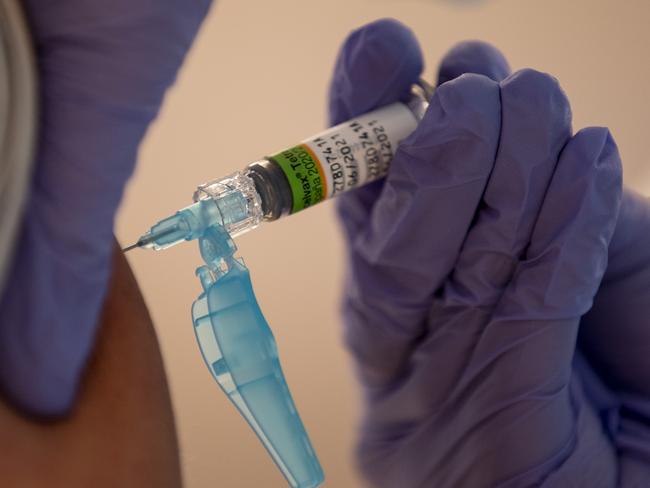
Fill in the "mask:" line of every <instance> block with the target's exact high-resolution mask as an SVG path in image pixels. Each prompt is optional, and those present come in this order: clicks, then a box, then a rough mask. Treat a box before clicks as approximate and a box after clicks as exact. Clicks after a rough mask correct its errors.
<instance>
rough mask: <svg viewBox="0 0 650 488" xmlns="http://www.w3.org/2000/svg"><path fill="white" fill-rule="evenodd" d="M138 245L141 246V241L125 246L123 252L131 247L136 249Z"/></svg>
mask: <svg viewBox="0 0 650 488" xmlns="http://www.w3.org/2000/svg"><path fill="white" fill-rule="evenodd" d="M136 247H140V241H138V242H136V243H135V244H131V245H130V246H128V247H125V248H124V249H122V252H129V251H130V250H131V249H135V248H136Z"/></svg>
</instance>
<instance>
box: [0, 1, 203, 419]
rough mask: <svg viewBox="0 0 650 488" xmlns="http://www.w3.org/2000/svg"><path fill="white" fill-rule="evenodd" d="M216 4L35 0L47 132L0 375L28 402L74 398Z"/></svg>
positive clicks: (9, 303)
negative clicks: (128, 223) (125, 198)
mask: <svg viewBox="0 0 650 488" xmlns="http://www.w3.org/2000/svg"><path fill="white" fill-rule="evenodd" d="M209 5H210V2H209V1H208V0H199V1H195V2H190V3H189V4H188V2H183V1H180V0H165V1H163V2H155V3H152V2H148V1H134V0H119V1H115V2H111V3H110V5H109V4H107V3H103V2H83V1H78V0H74V1H69V2H59V3H56V4H55V3H52V2H46V1H42V0H29V1H27V2H25V7H26V9H27V13H28V17H29V20H30V23H31V28H32V31H33V34H34V38H35V43H36V47H37V50H38V55H39V58H38V61H39V66H38V67H39V75H40V87H41V91H42V96H41V100H42V107H41V119H40V124H41V126H40V134H41V137H40V141H39V142H40V147H39V149H38V154H37V161H36V168H35V174H34V180H33V184H32V188H31V193H30V197H29V200H28V202H27V211H26V214H25V220H24V223H23V227H22V231H21V234H20V236H19V242H18V249H17V252H16V256H15V258H14V262H13V269H12V271H11V275H10V280H11V285H10V286H9V287H7V290H6V292H5V293H4V295H3V297H2V299H1V302H0V387H2V388H3V389H4V390H5V394H6V395H7V396H8V397H10V398H11V399H12V400H13V401H14V402H15V403H16V404H18V405H19V406H20V407H22V408H23V409H25V410H28V411H30V412H32V413H36V414H44V415H52V414H60V413H62V412H65V411H66V410H67V409H69V408H70V406H71V403H72V401H73V398H74V395H75V392H76V390H77V385H78V382H79V376H80V374H81V371H82V369H83V366H84V364H85V362H86V359H87V357H88V355H89V353H90V350H91V348H92V345H93V339H94V335H95V329H96V324H97V322H98V317H99V312H100V309H101V305H102V302H103V299H104V295H105V293H106V288H107V283H108V277H109V271H110V257H111V251H112V241H113V239H112V233H113V219H114V215H115V212H116V209H117V206H118V204H119V201H120V199H121V196H122V190H123V187H124V185H125V183H126V180H127V179H128V178H129V176H130V175H131V172H132V170H133V167H134V165H135V161H136V156H137V150H138V145H139V143H140V141H141V139H142V137H143V136H144V133H145V131H146V129H147V127H148V125H149V123H150V122H151V120H152V119H153V118H154V117H155V116H156V114H157V112H158V109H159V106H160V103H161V101H162V99H163V96H164V94H165V91H166V89H167V88H168V86H169V85H170V84H171V83H172V82H173V81H174V78H175V76H176V72H177V69H178V67H179V65H180V63H181V62H182V60H183V57H184V55H185V52H186V50H187V48H188V47H189V45H190V44H191V42H192V40H193V38H194V36H195V34H196V31H197V29H198V27H199V25H200V23H201V21H202V19H203V17H204V16H205V14H206V13H207V9H208V7H209Z"/></svg>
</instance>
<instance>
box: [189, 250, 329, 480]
mask: <svg viewBox="0 0 650 488" xmlns="http://www.w3.org/2000/svg"><path fill="white" fill-rule="evenodd" d="M198 274H199V276H200V277H201V281H202V283H203V286H204V288H205V292H204V293H203V294H201V296H200V297H199V298H198V300H196V301H195V302H194V305H193V307H192V316H193V319H194V330H195V332H196V337H197V340H198V342H199V345H200V347H201V352H202V354H203V358H204V359H205V362H206V364H207V366H208V368H209V369H210V371H211V372H212V375H213V376H214V378H215V379H216V380H217V382H218V383H219V385H220V386H221V388H222V389H223V390H224V392H225V393H226V394H227V395H228V397H229V398H230V399H231V400H232V402H233V403H234V404H235V405H236V406H237V408H238V409H239V411H240V412H241V414H242V415H243V416H244V417H245V418H246V420H247V421H248V423H249V424H250V425H251V427H252V428H253V429H254V430H255V433H256V434H257V436H258V437H259V438H260V440H261V441H262V443H263V444H264V446H265V447H266V449H267V450H268V452H269V453H270V454H271V456H272V458H273V460H274V461H275V463H276V464H277V466H278V467H279V468H280V470H281V471H282V473H283V474H284V476H285V478H286V479H287V481H288V482H289V485H291V486H292V487H294V488H312V487H316V486H319V485H320V484H321V483H322V482H323V470H322V469H321V466H320V464H319V462H318V459H317V458H316V455H315V453H314V450H313V448H312V446H311V442H310V441H309V437H308V436H307V432H306V431H305V428H304V426H303V424H302V421H301V420H300V416H299V415H298V412H297V410H296V407H295V405H294V403H293V400H292V398H291V393H290V392H289V387H288V386H287V383H286V381H285V379H284V375H283V374H282V368H281V367H280V362H279V360H278V353H277V349H276V344H275V339H274V338H273V334H272V332H271V329H270V328H269V326H268V324H267V322H266V320H265V318H264V316H263V315H262V311H261V310H260V308H259V306H258V304H257V300H256V298H255V294H254V293H253V287H252V285H251V280H250V275H249V273H248V270H247V269H246V267H245V266H244V265H243V264H242V263H241V262H239V261H237V260H234V259H232V260H231V261H230V262H229V270H228V272H227V273H225V274H224V275H223V276H221V277H219V278H218V279H217V280H216V281H214V280H213V279H212V278H211V272H210V270H209V268H208V267H202V268H199V270H198Z"/></svg>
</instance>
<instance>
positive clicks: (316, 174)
mask: <svg viewBox="0 0 650 488" xmlns="http://www.w3.org/2000/svg"><path fill="white" fill-rule="evenodd" d="M430 92H431V88H430V87H429V85H427V84H426V83H424V82H420V84H418V85H417V86H415V87H414V89H413V93H412V96H411V97H410V98H409V100H407V101H406V102H398V103H394V104H392V105H389V106H387V107H384V108H380V109H378V110H375V111H373V112H370V113H368V114H366V115H362V116H361V117H357V118H354V119H352V120H350V121H348V122H345V123H343V124H340V125H337V126H336V127H333V128H331V129H328V130H326V131H324V132H322V133H320V134H318V135H316V136H314V137H311V138H309V139H307V140H305V141H303V142H302V143H300V144H299V145H297V146H293V147H291V148H289V149H286V150H284V151H281V152H280V153H278V154H276V155H275V156H271V157H268V158H264V159H261V160H259V161H256V162H254V163H251V164H249V165H248V166H247V167H246V168H245V169H244V170H243V171H240V172H237V173H234V174H232V175H230V176H227V177H225V178H221V179H218V180H215V181H212V182H209V183H206V184H204V185H200V186H199V187H198V189H197V191H196V192H195V193H194V202H195V203H193V204H192V205H190V206H189V207H186V208H184V209H182V210H179V211H178V212H176V213H175V214H174V215H172V216H170V217H168V218H166V219H163V220H161V221H160V222H158V223H157V224H156V225H154V226H153V227H152V228H151V229H150V230H149V232H147V233H146V234H144V235H143V236H142V237H140V239H138V242H136V243H135V244H134V245H132V246H129V247H127V248H126V249H125V251H128V250H130V249H133V248H135V247H145V248H151V249H156V250H159V249H165V248H167V247H170V246H173V245H175V244H177V243H179V242H182V241H184V240H188V241H189V240H193V239H197V240H198V243H199V249H200V252H201V257H202V258H203V261H204V263H205V264H204V265H202V266H201V267H199V268H198V269H197V271H196V273H197V276H198V277H199V279H200V281H201V285H202V288H203V291H202V293H201V294H200V295H199V297H198V298H197V299H196V301H195V302H194V304H193V306H192V323H193V325H194V332H195V335H196V338H197V341H198V344H199V347H200V349H201V354H202V356H203V359H204V361H205V364H206V366H207V367H208V369H209V370H210V373H211V374H212V376H213V378H214V379H215V380H216V382H217V383H218V384H219V386H220V387H221V389H222V390H223V391H224V393H225V394H226V395H228V397H229V398H230V400H231V401H232V403H233V404H234V405H235V406H236V407H237V409H238V410H239V412H240V413H241V415H242V416H243V417H244V418H245V419H246V421H247V422H248V423H249V424H250V426H251V428H252V429H253V430H254V431H255V433H256V434H257V436H258V438H259V439H260V441H261V442H262V444H263V445H264V447H265V448H266V449H267V451H268V452H269V454H270V455H271V457H272V459H273V461H274V462H275V463H276V465H277V466H278V468H279V469H280V470H281V472H282V474H283V475H284V477H285V478H286V480H287V482H288V484H289V485H290V486H291V487H292V488H315V487H317V486H319V485H320V484H321V483H322V482H323V479H324V478H323V476H324V475H323V470H322V468H321V466H320V463H319V461H318V457H317V456H316V453H315V451H314V449H313V447H312V444H311V441H310V439H309V436H308V435H307V432H306V430H305V428H304V426H303V424H302V420H301V419H300V415H299V414H298V410H297V408H296V406H295V404H294V402H293V399H292V397H291V392H290V390H289V387H288V385H287V383H286V381H285V378H284V374H283V372H282V367H281V365H280V360H279V357H278V351H277V345H276V342H275V339H274V337H273V333H272V331H271V328H270V327H269V325H268V323H267V322H266V319H265V318H264V315H263V313H262V311H261V310H260V308H259V305H258V303H257V299H256V298H255V294H254V292H253V288H252V284H251V280H250V275H249V272H248V269H247V268H246V266H245V265H244V263H243V261H242V260H241V259H238V258H236V257H235V252H236V249H237V248H236V246H235V244H234V242H233V241H232V237H235V236H237V235H240V234H243V233H244V232H247V231H249V230H251V229H254V228H255V227H257V226H258V225H259V224H260V222H262V221H264V220H268V221H271V220H277V219H279V218H280V217H282V216H284V215H290V214H292V213H296V212H298V211H300V210H302V209H305V208H307V207H310V206H312V205H314V204H316V203H318V202H320V201H322V200H325V199H327V198H331V197H334V196H337V195H339V194H341V193H343V192H345V191H347V190H351V189H353V188H356V187H359V186H361V185H364V184H365V183H368V182H370V181H373V180H376V179H377V178H381V177H382V176H384V175H385V174H386V173H387V171H388V168H389V166H390V163H391V160H392V158H393V156H394V153H395V150H396V148H397V145H398V144H399V143H400V141H402V140H403V139H405V138H406V137H407V136H408V135H409V134H411V132H413V130H414V129H415V128H416V126H417V124H418V122H419V120H420V119H421V118H422V116H423V114H424V112H425V110H426V107H427V104H428V102H427V100H428V99H429V96H430Z"/></svg>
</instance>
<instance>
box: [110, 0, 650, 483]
mask: <svg viewBox="0 0 650 488" xmlns="http://www.w3.org/2000/svg"><path fill="white" fill-rule="evenodd" d="M461 3H463V2H461ZM384 16H390V17H395V18H398V19H400V20H402V21H403V22H405V23H406V24H408V25H410V26H411V27H412V28H413V29H414V30H415V32H416V33H417V35H418V36H419V38H420V40H421V43H422V45H423V47H424V50H425V53H426V59H427V76H428V77H429V78H430V77H431V76H432V75H433V73H434V72H435V69H436V65H437V60H438V59H440V57H441V56H442V55H443V53H444V52H445V51H446V50H447V49H448V48H449V47H450V46H451V45H453V44H454V43H455V42H457V41H459V40H461V39H466V38H479V39H484V40H488V41H490V42H492V43H494V44H495V45H497V46H498V47H500V48H501V49H502V50H503V51H504V52H505V54H506V55H507V57H508V58H509V59H510V61H511V64H512V66H513V67H514V68H522V67H526V66H530V67H534V68H537V69H540V70H544V71H548V72H550V73H552V74H554V75H555V76H556V77H558V78H559V79H560V81H561V83H562V85H563V86H564V88H565V90H566V91H567V93H568V94H569V98H570V99H571V101H572V105H573V109H574V114H575V125H574V126H575V127H576V128H578V127H581V126H584V125H608V126H609V127H611V129H612V131H613V133H614V136H615V138H616V139H617V141H618V143H619V146H620V149H621V152H622V155H623V158H624V163H625V171H626V180H627V183H628V184H629V185H631V186H634V187H636V188H637V189H639V190H640V191H642V192H644V193H646V194H650V160H649V158H648V156H647V152H646V151H647V147H648V142H649V138H648V127H649V126H650V115H649V112H650V97H649V96H648V80H650V54H649V50H650V29H648V25H650V22H649V21H650V3H649V2H648V1H647V0H625V1H624V2H623V1H614V0H612V1H589V0H571V1H566V0H526V1H524V0H492V1H485V2H484V3H477V2H464V6H463V5H461V6H454V5H450V3H449V2H443V1H426V0H420V1H388V0H329V1H318V2H317V1H313V0H302V1H300V0H294V1H291V0H239V1H237V0H222V1H220V2H219V3H218V4H217V5H216V8H215V9H214V10H213V11H212V14H211V15H210V17H209V19H208V20H207V22H206V24H205V26H204V28H203V30H202V32H201V34H200V36H199V38H198V41H197V43H196V45H195V47H194V50H193V51H192V53H191V56H190V58H189V59H188V62H187V64H186V66H185V69H184V70H183V72H182V73H181V76H180V79H179V82H178V84H177V86H176V87H175V88H174V90H173V91H172V92H171V93H170V95H169V97H168V99H167V103H166V105H165V107H164V110H163V112H162V114H161V116H160V118H159V120H158V121H157V123H156V124H155V126H154V127H153V129H152V130H151V132H150V134H149V136H148V138H147V140H146V142H145V144H144V147H143V148H142V152H141V157H140V163H139V165H138V169H137V172H136V174H135V177H134V178H133V180H132V181H131V184H130V186H129V189H128V193H127V196H126V199H125V201H124V205H123V207H122V210H121V212H120V215H119V218H118V236H119V238H120V239H121V240H122V241H123V242H127V241H132V240H133V239H135V238H137V236H138V235H139V233H140V232H141V231H143V230H145V229H146V228H147V227H148V226H149V225H150V224H151V223H152V222H154V220H156V219H158V218H161V217H163V216H166V215H167V214H168V213H170V212H171V211H173V210H175V209H177V208H179V207H181V206H184V205H186V204H188V203H190V198H191V194H192V191H193V190H194V187H195V185H196V184H198V183H200V182H203V181H205V180H208V179H211V178H214V177H217V176H221V175H224V174H227V173H228V172H231V171H234V170H238V169H240V168H241V167H242V166H243V165H244V164H245V163H247V162H248V161H250V160H253V159H255V158H257V157H258V156H262V155H265V154H268V153H270V152H272V151H274V150H276V149H281V148H282V147H283V146H286V145H288V144H290V143H292V142H294V141H298V140H300V139H302V138H304V137H306V136H308V135H311V134H312V133H314V132H316V131H318V130H320V129H321V128H323V127H324V123H325V93H326V88H327V84H328V81H329V77H330V70H331V67H332V65H333V62H334V58H335V55H336V51H337V49H338V46H339V44H340V42H341V41H342V40H343V38H344V37H345V35H346V34H347V33H348V32H349V31H350V30H351V29H353V28H355V27H357V26H359V25H361V24H363V23H365V22H367V21H370V20H373V19H376V18H379V17H384ZM238 245H239V248H240V251H241V252H240V254H241V255H242V256H244V257H245V258H246V261H247V263H248V265H249V267H250V269H251V273H252V276H253V280H254V285H255V289H256V292H257V296H258V299H259V301H260V304H261V306H262V309H263V310H264V312H265V314H266V317H267V318H268V320H269V322H270V324H271V326H272V327H273V329H274V332H275V335H276V338H277V341H278V343H279V347H280V352H281V355H282V358H283V364H284V369H285V372H286V375H287V379H288V381H289V384H290V386H291V388H292V391H293V395H294V398H295V400H296V403H297V404H298V407H299V409H300V411H301V413H302V417H303V420H304V422H305V424H306V425H307V427H308V430H309V432H310V434H311V437H312V440H313V442H314V444H315V447H316V449H317V451H318V453H319V455H320V459H321V461H322V464H323V466H324V469H325V471H326V475H327V480H328V483H327V485H328V486H332V487H354V486H359V485H360V484H361V482H360V481H359V479H358V478H357V477H356V475H355V471H354V466H353V463H352V461H351V452H352V449H353V441H354V429H355V421H356V419H357V418H358V416H359V402H358V399H357V393H356V389H355V384H354V380H353V378H352V376H351V372H350V367H349V362H348V359H347V356H346V353H345V352H344V351H343V349H342V348H341V345H340V324H339V320H338V316H337V306H338V294H339V288H340V286H339V285H340V282H341V278H342V273H343V266H344V263H343V259H342V242H341V240H340V237H339V233H338V229H337V224H336V221H335V218H334V213H333V207H332V205H331V204H324V205H321V206H320V208H315V209H312V210H310V211H309V212H305V213H303V214H299V215H296V216H294V217H292V218H290V219H287V220H286V221H283V222H278V223H274V224H271V225H268V226H266V227H264V228H260V229H258V230H256V231H255V232H253V233H251V234H249V235H246V236H243V237H242V238H241V239H239V241H238ZM129 259H130V261H131V264H132V266H133V267H134V269H135V272H136V274H137V276H138V279H139V280H140V283H141V285H142V288H143V290H144V294H145V297H146V300H147V302H148V304H149V307H150V309H151V313H152V315H153V318H154V321H155V323H156V327H157V330H158V333H159V335H160V341H161V344H162V349H163V353H164V356H165V360H166V364H167V369H168V373H169V377H170V383H171V387H172V393H173V397H174V398H173V399H174V404H175V409H176V414H177V418H178V427H179V432H180V441H181V446H182V456H183V464H184V471H185V478H186V482H187V486H188V488H202V487H213V486H220V487H227V488H230V487H242V488H246V487H257V486H264V487H276V486H277V487H282V486H284V484H283V480H282V478H281V476H280V475H279V472H278V471H277V470H276V469H275V467H274V466H273V465H272V463H271V461H270V460H269V458H268V457H267V455H266V453H265V452H264V450H263V449H262V447H261V445H260V444H259V443H258V441H257V440H256V438H255V437H254V435H253V434H252V432H251V431H250V429H249V428H248V426H247V425H245V423H244V421H243V420H242V419H241V418H240V417H239V416H238V414H237V413H235V410H234V408H233V407H232V406H231V405H230V404H229V403H228V401H227V400H226V398H225V396H224V395H223V394H222V393H221V392H220V391H219V390H218V389H217V386H216V384H214V383H213V380H212V379H211V377H210V376H209V374H208V372H207V370H206V368H205V366H204V365H203V363H202V360H201V358H200V355H199V352H198V349H197V345H196V344H195V339H194V335H193V332H192V327H191V321H190V304H191V303H192V301H193V300H194V299H195V298H196V296H197V295H198V294H199V283H198V280H197V279H196V278H195V277H194V269H195V267H196V266H197V265H198V264H199V260H200V258H199V255H198V251H197V247H196V244H195V243H192V244H185V245H183V246H179V247H177V248H173V249H171V250H169V251H166V252H164V253H153V252H149V253H147V252H144V251H140V252H138V251H134V252H133V253H132V254H130V256H129Z"/></svg>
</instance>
